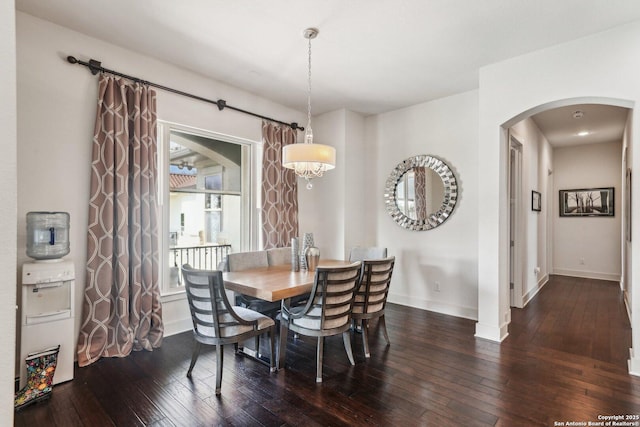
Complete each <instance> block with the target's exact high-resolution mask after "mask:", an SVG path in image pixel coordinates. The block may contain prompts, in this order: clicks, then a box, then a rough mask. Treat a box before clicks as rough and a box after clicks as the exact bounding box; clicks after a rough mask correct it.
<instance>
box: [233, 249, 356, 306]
mask: <svg viewBox="0 0 640 427" xmlns="http://www.w3.org/2000/svg"><path fill="white" fill-rule="evenodd" d="M349 264H351V262H349V261H342V260H335V259H326V260H322V259H321V260H320V262H319V263H318V267H341V266H345V265H349ZM222 277H223V279H224V287H225V289H227V290H230V291H234V292H238V293H240V294H243V295H248V296H252V297H256V298H260V299H263V300H266V301H280V300H284V299H287V298H291V297H295V296H298V295H304V294H306V293H309V292H310V291H311V288H312V287H313V280H314V277H315V271H308V270H300V271H291V265H290V264H281V265H271V266H269V267H260V268H251V269H248V270H243V271H226V272H224V273H223V274H222Z"/></svg>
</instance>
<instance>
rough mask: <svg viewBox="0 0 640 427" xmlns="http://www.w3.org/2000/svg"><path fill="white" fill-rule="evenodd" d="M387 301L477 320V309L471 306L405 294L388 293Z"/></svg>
mask: <svg viewBox="0 0 640 427" xmlns="http://www.w3.org/2000/svg"><path fill="white" fill-rule="evenodd" d="M388 301H389V302H391V303H394V304H400V305H406V306H408V307H414V308H420V309H422V310H428V311H434V312H436V313H441V314H447V315H449V316H455V317H462V318H464V319H471V320H478V309H477V308H471V307H460V306H455V305H451V304H446V303H441V302H438V301H429V300H422V299H416V298H411V297H408V296H405V295H397V294H389V297H388Z"/></svg>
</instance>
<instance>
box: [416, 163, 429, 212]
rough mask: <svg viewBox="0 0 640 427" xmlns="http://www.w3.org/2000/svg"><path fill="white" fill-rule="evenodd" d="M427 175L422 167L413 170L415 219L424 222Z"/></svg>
mask: <svg viewBox="0 0 640 427" xmlns="http://www.w3.org/2000/svg"><path fill="white" fill-rule="evenodd" d="M426 184H427V174H426V170H425V168H424V167H421V166H417V167H414V168H413V185H414V187H415V195H416V219H417V220H418V221H425V220H426V219H427V190H426Z"/></svg>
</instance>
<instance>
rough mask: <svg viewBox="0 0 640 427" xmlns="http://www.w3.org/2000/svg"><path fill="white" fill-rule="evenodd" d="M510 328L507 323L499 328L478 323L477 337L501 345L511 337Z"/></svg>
mask: <svg viewBox="0 0 640 427" xmlns="http://www.w3.org/2000/svg"><path fill="white" fill-rule="evenodd" d="M508 326H509V324H508V323H507V322H505V323H503V324H501V325H500V326H499V327H496V326H492V325H486V324H483V323H480V322H478V323H476V333H475V337H476V338H481V339H484V340H487V341H493V342H498V343H499V342H502V341H504V339H505V338H507V337H508V336H509V331H508Z"/></svg>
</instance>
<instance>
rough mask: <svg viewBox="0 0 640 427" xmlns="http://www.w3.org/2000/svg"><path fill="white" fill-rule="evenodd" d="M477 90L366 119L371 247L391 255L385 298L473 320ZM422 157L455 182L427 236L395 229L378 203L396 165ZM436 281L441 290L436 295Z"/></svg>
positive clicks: (474, 309) (366, 189)
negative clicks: (447, 207) (372, 162)
mask: <svg viewBox="0 0 640 427" xmlns="http://www.w3.org/2000/svg"><path fill="white" fill-rule="evenodd" d="M477 124H478V92H477V91H470V92H465V93H462V94H459V95H454V96H451V97H447V98H443V99H439V100H436V101H432V102H427V103H423V104H419V105H415V106H412V107H409V108H405V109H401V110H397V111H393V112H389V113H386V114H381V115H378V116H372V117H368V118H367V134H366V140H367V141H368V142H367V146H368V147H371V148H375V150H376V153H377V162H376V165H377V166H376V168H375V169H373V170H372V171H370V174H369V175H370V181H371V185H369V186H367V187H365V189H363V191H366V194H367V196H368V197H369V198H370V199H371V200H374V201H375V209H376V212H377V218H378V219H377V231H376V234H377V244H378V245H380V246H386V247H387V248H388V250H389V255H395V256H396V266H395V269H394V273H393V280H392V286H391V289H390V291H389V292H390V293H389V300H390V301H392V302H396V303H400V304H405V305H410V306H413V307H419V308H424V309H428V310H432V311H437V312H441V313H446V314H451V315H455V316H461V317H467V318H472V319H475V318H476V316H477V310H476V307H477V298H478V293H477V292H478V289H477V233H478V223H477V217H478V205H477V203H478V185H477V184H478V181H477V175H478V173H479V169H482V170H484V168H483V167H482V165H479V164H478V163H477V161H476V156H477V130H478V127H477ZM418 154H429V155H432V156H435V157H438V158H440V159H442V160H443V161H444V162H446V163H447V164H448V165H449V167H450V168H451V169H452V170H453V172H454V174H455V176H456V179H457V181H458V203H457V205H456V208H455V210H454V212H453V214H452V215H451V217H450V218H449V219H448V220H447V221H446V222H445V223H444V224H442V225H441V226H439V227H437V228H435V229H433V230H428V231H420V232H418V231H408V230H405V229H403V228H401V227H400V226H398V225H397V224H396V223H395V222H394V221H393V220H392V219H391V217H390V216H389V215H388V214H387V212H386V210H385V206H384V197H383V194H384V188H385V182H386V180H387V177H388V175H389V174H390V173H391V171H392V170H393V168H395V167H396V165H397V164H398V163H400V162H401V161H403V160H405V159H407V158H409V157H412V156H415V155H418ZM435 282H439V283H440V289H441V290H440V291H439V292H438V291H436V290H435Z"/></svg>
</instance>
